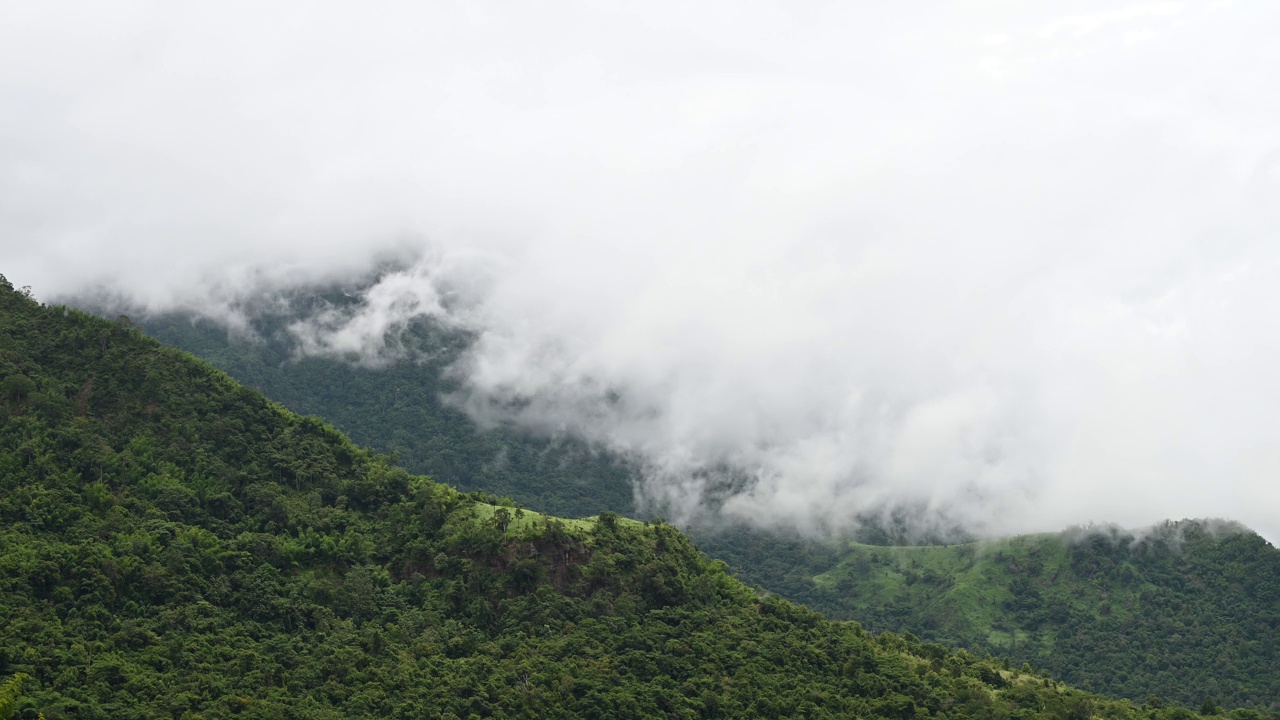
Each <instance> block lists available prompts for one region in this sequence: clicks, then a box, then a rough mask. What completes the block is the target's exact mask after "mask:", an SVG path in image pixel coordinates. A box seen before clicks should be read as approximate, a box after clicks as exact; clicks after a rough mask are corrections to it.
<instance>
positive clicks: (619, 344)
mask: <svg viewBox="0 0 1280 720" xmlns="http://www.w3.org/2000/svg"><path fill="white" fill-rule="evenodd" d="M1278 13H1280V10H1277V9H1274V8H1272V7H1270V6H1269V5H1266V4H1262V3H1246V2H1236V3H1196V4H1193V3H1135V4H1130V5H1122V6H1116V5H1115V4H1114V3H1101V2H1072V3H1066V2H1063V3H1042V4H1039V5H1036V6H1034V7H1018V8H1003V7H997V6H993V5H991V4H989V3H976V2H974V3H959V4H957V3H933V4H927V5H925V6H921V8H918V9H917V11H908V10H907V9H906V8H905V7H904V8H896V7H895V8H894V9H883V10H868V9H866V8H857V7H850V6H847V4H839V3H832V4H823V3H800V4H793V5H789V6H787V7H785V8H784V7H781V6H777V5H773V4H769V3H747V4H742V3H734V4H732V5H730V4H724V5H715V4H712V5H699V6H696V7H694V6H688V5H681V4H676V3H644V4H628V3H619V4H615V5H611V6H605V5H598V4H589V5H588V4H582V5H564V6H560V7H558V8H556V9H553V10H548V9H546V8H537V9H534V8H532V7H530V8H527V9H526V8H523V7H511V6H503V5H498V4H485V3H438V4H433V5H432V6H431V8H429V9H425V8H422V7H419V6H417V5H415V4H390V5H387V6H385V7H384V8H382V9H381V10H380V11H379V12H377V13H373V12H371V11H367V10H360V9H355V8H347V7H343V6H340V5H337V4H325V3H308V4H293V5H289V4H279V5H272V6H269V7H267V6H262V5H260V4H255V5H252V6H251V5H248V4H237V3H226V4H219V5H218V6H216V7H215V6H208V7H201V8H174V7H172V6H170V5H167V4H159V3H146V2H140V3H136V4H132V5H128V6H121V7H116V8H111V9H106V8H103V7H99V6H96V5H92V4H87V3H86V4H61V5H60V4H58V3H45V4H38V5H29V6H24V7H22V8H19V9H16V10H15V11H13V12H12V13H10V18H9V20H7V21H6V23H5V25H4V28H3V29H0V86H2V87H3V88H4V92H3V93H0V98H2V99H0V250H2V251H3V262H4V272H5V273H6V274H7V275H9V277H10V279H12V280H13V281H14V282H16V283H18V284H27V283H29V284H31V285H33V286H35V288H36V292H37V294H38V295H40V296H42V297H49V298H56V297H66V296H69V295H73V294H78V293H83V292H85V291H86V288H102V289H105V290H106V291H109V292H116V293H123V294H125V295H127V296H128V297H130V298H131V299H132V300H133V301H134V302H136V303H139V304H141V305H142V306H144V307H147V308H150V309H163V308H173V307H179V308H187V309H196V310H199V311H203V312H206V313H208V314H210V315H214V316H219V317H223V318H224V319H228V318H229V319H232V320H234V318H235V317H237V315H238V314H239V313H243V312H244V311H245V308H246V307H251V306H252V304H253V303H257V302H266V301H268V300H269V298H270V297H271V292H272V291H273V290H274V289H278V288H283V287H291V286H297V285H300V284H305V283H307V282H314V281H317V280H321V279H333V278H353V277H359V276H361V275H363V274H367V273H368V272H369V271H370V269H371V268H374V267H377V266H378V265H379V263H381V262H384V261H385V260H386V259H387V258H388V257H394V258H400V259H402V260H404V259H406V258H416V259H414V260H410V261H409V267H408V269H407V270H404V271H403V272H400V273H398V274H393V275H390V276H388V277H387V278H386V279H385V280H384V281H383V282H382V283H381V284H379V285H378V286H377V287H375V288H374V289H373V290H371V291H370V293H369V294H368V295H367V297H366V298H365V301H364V304H363V305H362V306H361V307H360V308H359V309H358V311H357V312H356V313H354V314H330V315H327V316H324V317H321V318H318V319H317V320H316V322H313V323H311V324H302V325H299V326H297V327H295V329H294V330H295V333H296V334H297V337H298V338H299V341H300V343H302V346H303V347H304V348H306V349H307V351H308V352H313V353H322V354H332V355H338V356H344V357H348V356H351V355H352V354H353V353H354V354H356V355H357V356H358V357H362V358H364V359H365V360H366V361H371V362H387V361H389V360H393V359H394V357H395V348H394V347H390V348H389V347H388V346H384V345H383V344H382V342H383V338H385V336H386V333H387V332H388V331H391V332H393V333H394V331H395V330H396V329H397V328H399V327H403V326H404V325H405V324H406V323H407V322H409V321H410V320H412V318H413V317H415V316H419V315H423V314H431V315H435V316H438V317H447V318H449V320H450V321H451V322H456V323H458V324H459V326H463V327H466V328H468V329H470V330H472V331H474V332H475V333H476V334H477V338H478V340H477V344H476V346H475V348H474V351H473V352H472V354H471V355H470V356H469V357H468V358H467V362H466V364H465V365H464V366H462V367H460V370H459V371H460V372H463V373H464V374H465V379H466V386H467V388H468V395H467V397H466V398H464V399H463V401H464V402H465V403H466V404H467V406H468V407H470V408H471V409H472V410H473V411H474V412H476V413H477V414H479V415H482V416H492V415H493V414H496V413H500V414H506V415H510V414H512V413H515V414H516V415H517V416H518V417H517V419H519V420H520V421H522V422H526V423H528V424H530V425H533V426H537V427H543V428H548V429H554V430H557V431H561V430H563V431H571V432H575V433H579V434H581V435H584V436H586V437H588V438H591V439H593V440H595V441H597V442H600V443H604V444H607V445H610V446H612V447H615V448H618V449H622V450H626V451H629V452H634V453H636V454H637V455H639V456H641V457H643V458H645V459H646V460H647V463H648V465H649V466H650V470H651V471H650V473H649V477H648V480H647V481H646V485H645V486H644V487H642V488H640V489H639V492H640V494H641V495H642V497H644V498H649V499H652V500H654V501H655V502H661V503H667V504H669V505H670V506H672V507H674V508H676V509H677V510H679V509H682V508H683V509H686V510H687V509H688V508H695V507H699V506H700V505H701V503H703V502H704V501H705V500H706V496H707V495H708V494H716V493H719V494H721V495H723V494H724V488H725V487H726V486H731V487H732V488H733V491H732V492H731V493H729V495H728V497H721V498H719V499H720V500H722V501H723V507H724V509H725V511H726V512H728V513H731V514H734V515H736V516H740V517H744V518H749V519H752V520H753V521H756V522H759V523H763V524H775V525H795V526H799V527H802V528H839V527H842V526H844V525H847V524H848V523H850V522H852V519H853V518H855V517H856V516H858V515H859V514H865V513H875V512H881V511H883V510H884V509H885V508H891V507H894V506H901V505H904V504H906V505H910V506H912V507H916V508H924V509H925V510H927V511H928V512H929V513H930V516H931V517H934V518H945V519H946V521H948V522H950V521H955V522H962V523H964V524H966V525H969V526H972V527H976V528H979V529H987V530H991V531H997V530H1030V529H1055V528H1057V527H1061V526H1064V525H1066V524H1069V523H1080V522H1087V521H1090V520H1097V521H1115V522H1120V523H1124V524H1128V525H1138V524H1146V523H1151V522H1154V521H1157V520H1160V519H1162V518H1164V517H1171V516H1177V517H1181V516H1203V515H1222V516H1228V517H1233V518H1238V519H1240V520H1242V521H1244V522H1246V523H1249V524H1250V525H1252V526H1255V527H1258V528H1260V529H1262V530H1263V531H1264V532H1267V533H1268V534H1269V537H1272V538H1275V537H1277V536H1280V527H1277V526H1276V525H1275V520H1274V518H1276V517H1280V493H1277V491H1276V490H1275V489H1274V485H1273V483H1272V482H1271V478H1270V475H1271V473H1272V471H1273V468H1275V467H1277V460H1280V458H1277V457H1275V454H1276V451H1275V450H1274V449H1273V448H1275V447H1280V443H1276V442H1275V441H1274V432H1273V431H1271V428H1274V427H1275V426H1276V425H1277V420H1280V418H1278V417H1277V415H1278V414H1280V411H1277V410H1276V408H1280V402H1277V401H1278V400H1280V381H1277V380H1275V379H1274V373H1273V372H1272V368H1274V367H1275V366H1276V364H1277V360H1280V357H1277V355H1278V354H1280V343H1278V342H1277V336H1276V331H1275V330H1274V329H1273V325H1274V322H1273V318H1274V317H1276V315H1277V311H1280V292H1277V291H1276V290H1275V289H1274V288H1275V287H1280V285H1278V284H1277V282H1276V280H1277V277H1276V275H1277V268H1278V267H1280V266H1278V264H1277V263H1278V262H1280V248H1278V247H1277V245H1276V243H1275V242H1274V238H1275V237H1276V232H1277V230H1278V229H1280V210H1278V209H1280V202H1277V201H1278V200H1280V173H1278V172H1277V171H1276V168H1277V167H1280V159H1278V158H1280V130H1278V129H1277V128H1280V122H1277V121H1280V100H1277V99H1276V97H1275V96H1274V93H1266V92H1265V91H1263V88H1267V87H1274V86H1276V85H1277V81H1278V80H1280V78H1278V77H1276V76H1277V74H1280V71H1278V70H1277V68H1280V57H1276V56H1277V54H1280V51H1277V50H1276V49H1275V46H1274V43H1272V42H1270V38H1269V37H1268V36H1267V34H1266V29H1267V28H1268V27H1270V26H1272V25H1273V22H1274V20H1276V19H1277V18H1276V15H1277V14H1278ZM424 248H425V249H424ZM514 401H518V402H514ZM744 479H745V480H744Z"/></svg>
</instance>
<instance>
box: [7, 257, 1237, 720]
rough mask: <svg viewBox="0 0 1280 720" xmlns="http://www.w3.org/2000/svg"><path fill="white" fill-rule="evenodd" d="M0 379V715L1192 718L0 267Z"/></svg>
mask: <svg viewBox="0 0 1280 720" xmlns="http://www.w3.org/2000/svg"><path fill="white" fill-rule="evenodd" d="M0 378H2V379H0V484H2V485H3V487H2V488H0V489H2V490H3V492H0V570H2V572H0V678H8V680H7V681H6V682H5V684H4V685H3V692H4V693H5V694H6V696H7V697H6V702H9V700H12V701H13V702H12V703H11V704H10V705H9V706H8V707H6V708H5V710H6V712H9V711H12V712H13V713H14V714H16V717H20V718H24V719H25V718H33V719H34V718H36V717H37V715H39V714H43V716H44V717H46V718H47V719H48V720H57V719H58V718H69V717H86V718H107V717H110V718H155V717H167V718H183V719H187V720H194V719H196V718H224V717H240V718H339V717H344V718H346V717H356V718H358V717H423V716H437V717H445V718H450V717H456V718H462V717H471V716H477V717H566V718H574V717H583V718H586V717H616V718H628V717H637V718H638V717H653V716H664V715H665V716H671V717H683V718H713V717H809V718H835V717H847V716H853V715H856V716H861V717H886V718H911V717H926V716H936V717H953V718H961V717H1011V716H1013V715H1014V714H1016V715H1017V716H1018V717H1026V718H1040V717H1044V718H1085V717H1089V716H1092V715H1095V714H1096V715H1103V716H1106V717H1109V718H1116V719H1117V720H1121V719H1124V718H1137V717H1149V718H1160V719H1165V718H1167V719H1169V720H1174V719H1179V720H1181V719H1187V718H1192V717H1194V714H1193V713H1191V712H1190V711H1188V710H1186V709H1184V708H1178V707H1148V706H1143V707H1138V706H1136V705H1134V704H1132V703H1128V702H1123V701H1113V700H1108V699H1106V698H1102V697H1099V696H1096V695H1093V694H1090V693H1086V692H1082V691H1079V690H1075V689H1072V688H1068V687H1066V686H1063V685H1061V684H1060V683H1057V682H1055V681H1053V680H1051V679H1050V678H1048V677H1047V676H1044V675H1041V674H1037V673H1034V672H1031V671H1019V670H1010V669H1004V668H1001V667H1000V665H998V664H997V663H994V662H992V661H989V660H985V659H983V658H980V657H977V656H975V655H973V654H970V653H966V652H964V651H951V650H949V649H947V648H945V647H942V646H939V645H935V644H930V643H925V642H922V641H920V640H919V639H917V638H915V637H914V636H910V635H903V636H899V635H895V634H892V633H881V634H875V635H872V634H869V633H866V632H865V631H863V630H862V629H861V627H860V626H858V625H857V624H855V623H837V622H832V621H830V620H827V619H825V618H823V617H822V616H820V615H819V614H817V613H815V612H813V611H810V610H808V609H806V608H803V607H801V606H798V605H795V604H793V603H790V602H788V601H786V600H784V599H781V598H778V597H776V596H770V595H767V594H766V595H760V594H757V593H756V592H754V591H752V590H751V589H749V588H747V587H746V586H745V585H743V584H742V583H740V582H739V581H737V580H735V579H734V578H732V577H731V576H730V575H729V574H728V573H727V571H726V568H725V566H724V565H723V563H719V562H716V561H713V560H710V559H709V558H707V557H706V556H704V555H702V554H701V553H699V552H698V551H697V550H696V548H695V547H694V546H693V544H692V543H691V542H690V541H689V540H688V538H686V537H685V536H684V535H683V534H682V533H680V532H679V531H678V530H676V529H675V528H673V527H671V526H669V525H666V524H664V523H661V522H649V523H641V522H638V521H628V520H626V519H624V518H620V517H618V516H617V515H614V514H612V513H607V512H606V513H601V514H599V515H598V516H596V517H595V518H594V519H591V520H578V521H563V520H559V519H556V518H550V517H546V516H542V515H540V514H535V513H532V512H530V511H527V510H524V509H523V508H520V507H517V506H515V505H514V504H511V503H510V502H509V501H506V500H504V499H502V498H494V497H492V496H488V495H484V494H482V493H470V494H468V493H463V492H460V491H458V490H455V489H453V488H451V487H448V486H446V485H441V484H439V483H437V482H434V481H432V480H430V479H428V478H425V477H421V476H413V475H410V474H409V473H407V472H406V471H404V470H403V469H400V468H398V467H396V466H394V465H393V464H391V463H390V461H389V458H387V456H383V455H378V454H375V453H372V452H370V451H367V450H364V449H362V448H359V447H358V446H355V445H353V444H352V443H351V442H350V441H349V440H348V439H347V438H346V437H345V436H343V435H342V434H341V433H339V432H337V431H336V430H335V429H333V428H332V427H331V426H329V425H327V424H326V423H324V422H323V421H321V420H319V419H316V418H313V417H305V416H299V415H295V414H294V413H292V412H290V411H288V410H286V409H285V408H283V407H282V406H280V405H277V404H275V403H273V402H271V401H269V400H267V399H266V398H265V397H263V396H262V395H261V394H260V393H258V392H256V391H254V390H252V389H250V388H248V387H245V386H243V385H241V384H239V383H237V382H236V381H234V380H232V379H231V378H230V377H229V376H227V375H226V374H224V373H221V372H220V371H216V370H214V369H213V368H211V367H210V366H208V365H207V364H205V363H204V362H202V361H200V360H198V359H196V358H195V357H193V356H191V355H189V354H187V353H184V352H182V351H179V350H174V349H171V348H167V347H164V346H162V345H160V344H159V343H157V342H156V341H154V340H152V339H149V338H146V337H145V336H143V335H142V334H141V333H140V332H139V331H138V330H137V329H136V328H133V327H131V326H130V325H129V323H127V322H125V321H123V320H119V321H116V322H109V321H104V320H101V319H98V318H95V317H92V316H90V315H87V314H84V313H80V312H78V311H75V310H71V309H68V308H63V307H46V306H41V305H38V304H37V303H35V302H34V301H32V300H31V299H29V298H27V297H25V296H23V295H22V294H21V293H18V292H16V291H13V290H12V288H10V287H9V286H8V284H7V282H5V281H3V280H0ZM15 688H16V690H15ZM15 694H17V695H18V696H17V697H16V699H14V698H13V697H12V696H13V695H15ZM1214 710H1216V708H1214ZM1239 712H1244V713H1246V714H1245V715H1244V716H1241V720H1247V719H1248V718H1251V717H1258V716H1257V715H1256V714H1254V715H1248V714H1247V712H1248V711H1239Z"/></svg>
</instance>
